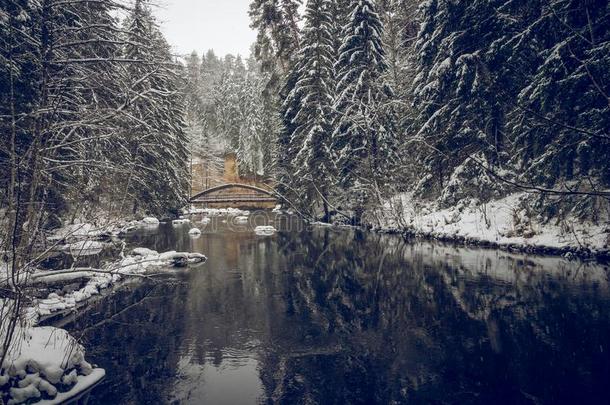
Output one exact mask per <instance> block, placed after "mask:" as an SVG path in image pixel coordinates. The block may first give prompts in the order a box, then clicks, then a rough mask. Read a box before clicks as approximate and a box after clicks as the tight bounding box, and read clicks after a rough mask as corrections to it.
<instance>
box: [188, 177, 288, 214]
mask: <svg viewBox="0 0 610 405" xmlns="http://www.w3.org/2000/svg"><path fill="white" fill-rule="evenodd" d="M191 204H193V205H195V206H202V207H205V208H258V209H267V208H269V209H270V208H274V207H275V206H276V205H277V204H278V198H277V197H276V195H275V193H274V191H273V190H272V189H270V188H268V187H265V188H263V186H262V185H261V186H257V185H251V184H244V183H227V184H221V185H218V186H215V187H211V188H208V189H207V190H203V191H202V192H200V193H198V194H195V195H194V196H192V197H191Z"/></svg>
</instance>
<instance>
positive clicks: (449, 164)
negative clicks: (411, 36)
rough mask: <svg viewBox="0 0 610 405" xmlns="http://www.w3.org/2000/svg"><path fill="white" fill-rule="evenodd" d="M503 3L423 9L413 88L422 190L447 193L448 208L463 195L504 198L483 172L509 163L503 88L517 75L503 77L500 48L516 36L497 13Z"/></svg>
mask: <svg viewBox="0 0 610 405" xmlns="http://www.w3.org/2000/svg"><path fill="white" fill-rule="evenodd" d="M505 3H506V1H505V0H495V1H483V0H475V1H457V2H447V1H441V0H431V1H429V2H427V3H425V5H424V7H423V14H422V19H423V20H422V25H421V29H420V32H419V34H418V39H417V43H416V46H415V50H416V58H417V60H416V73H417V76H416V78H415V80H414V87H413V92H414V99H415V105H416V107H417V109H418V116H417V121H418V124H419V132H418V134H417V136H418V139H419V141H420V142H418V145H419V148H418V149H419V153H420V156H419V157H418V159H420V160H421V161H423V163H424V167H423V169H424V172H425V173H426V176H425V177H424V178H423V180H422V182H420V184H419V187H418V189H419V191H420V192H421V193H424V194H426V195H428V196H439V195H441V194H442V200H443V202H444V203H447V204H451V203H455V202H456V201H457V199H460V198H462V197H463V195H466V194H467V195H469V196H472V197H477V198H489V197H491V196H492V195H493V194H494V193H497V192H501V190H496V188H495V186H496V185H498V182H497V181H495V180H493V179H491V178H489V177H488V176H487V175H486V170H487V169H489V170H496V169H497V168H498V167H500V166H501V165H502V164H503V163H504V162H506V160H507V156H506V151H505V148H504V145H505V139H504V123H505V115H506V110H507V107H508V106H509V104H510V101H511V100H510V95H508V94H506V93H505V92H504V89H505V88H504V86H503V83H505V82H507V81H508V82H510V81H511V80H514V79H516V77H515V75H517V74H518V72H517V71H516V70H515V69H514V67H513V66H511V68H510V69H507V68H506V67H504V69H502V75H500V71H501V69H500V66H498V64H497V60H498V54H497V53H498V49H497V48H496V47H497V44H498V42H499V41H500V40H501V39H503V38H505V37H506V36H507V35H510V33H511V24H512V20H511V19H510V18H507V16H506V15H504V14H502V13H501V12H499V11H498V10H501V9H502V7H503V6H504V4H505ZM509 66H510V65H509ZM499 95H501V96H499ZM484 177H485V178H488V180H490V181H486V182H484V181H481V180H483V178H484ZM477 194H480V195H477Z"/></svg>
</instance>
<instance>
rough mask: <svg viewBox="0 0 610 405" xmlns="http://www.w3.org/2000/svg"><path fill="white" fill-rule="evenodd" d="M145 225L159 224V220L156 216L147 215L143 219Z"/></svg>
mask: <svg viewBox="0 0 610 405" xmlns="http://www.w3.org/2000/svg"><path fill="white" fill-rule="evenodd" d="M142 223H143V224H145V225H159V223H160V222H159V220H158V219H157V218H155V217H146V218H144V219H143V220H142Z"/></svg>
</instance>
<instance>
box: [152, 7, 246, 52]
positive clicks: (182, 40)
mask: <svg viewBox="0 0 610 405" xmlns="http://www.w3.org/2000/svg"><path fill="white" fill-rule="evenodd" d="M250 1H251V0H161V1H159V4H160V7H159V8H157V9H156V10H155V15H156V16H157V18H158V19H159V23H160V24H161V28H162V30H163V33H164V34H165V36H166V38H167V40H168V41H169V43H170V44H171V45H172V46H173V47H174V51H175V52H177V53H180V54H187V53H191V52H192V51H193V50H196V51H197V52H198V53H199V54H201V53H202V51H206V50H208V49H210V48H212V49H214V52H216V54H217V55H219V56H222V55H225V54H227V53H232V54H238V53H239V54H241V55H242V56H244V57H246V56H248V54H249V53H250V45H251V44H252V43H253V42H254V40H255V39H256V33H255V32H254V31H252V30H251V29H250V18H249V17H248V6H249V4H250Z"/></svg>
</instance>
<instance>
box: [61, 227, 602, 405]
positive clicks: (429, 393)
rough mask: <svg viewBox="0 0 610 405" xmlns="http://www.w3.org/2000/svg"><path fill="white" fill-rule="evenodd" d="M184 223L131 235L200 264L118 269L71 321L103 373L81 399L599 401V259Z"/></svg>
mask: <svg viewBox="0 0 610 405" xmlns="http://www.w3.org/2000/svg"><path fill="white" fill-rule="evenodd" d="M220 225H221V226H220V227H221V228H222V227H223V225H222V224H220ZM277 226H280V225H277ZM281 226H282V228H284V229H285V228H286V224H282V225H281ZM188 229H189V226H184V227H179V228H173V227H172V226H162V227H161V228H159V229H158V230H156V231H155V230H149V231H143V232H141V233H139V234H137V235H134V236H133V237H132V238H131V240H130V244H131V245H133V246H145V247H150V248H154V249H157V250H159V251H165V250H189V251H196V252H202V253H205V254H206V255H208V256H209V261H208V263H207V264H206V265H204V266H203V267H200V268H198V269H194V270H192V271H191V272H190V273H180V274H176V275H175V276H173V277H169V278H166V279H163V280H160V281H158V282H155V283H153V282H149V281H133V282H130V283H128V284H126V285H124V286H123V287H121V288H119V289H118V291H117V293H116V294H114V295H112V296H111V297H109V298H107V299H106V300H105V301H102V302H100V303H97V304H95V306H93V307H91V308H89V309H88V310H86V311H85V312H84V313H83V314H82V316H80V317H79V319H78V320H77V321H75V323H73V324H71V325H69V328H70V329H71V330H72V331H73V333H74V334H76V335H78V334H82V342H83V344H84V345H85V346H86V347H87V350H88V355H87V357H88V359H89V360H90V361H92V362H95V363H97V364H98V365H100V366H102V367H104V368H105V369H106V372H107V376H108V377H107V379H106V380H105V382H104V383H103V384H102V385H101V386H99V387H98V388H96V390H95V391H94V395H93V398H92V399H91V402H92V403H94V404H120V403H125V404H157V403H193V404H251V403H285V404H318V403H319V404H352V403H353V404H375V403H379V404H394V403H413V404H428V403H433V404H469V403H477V404H487V403H506V404H555V403H566V404H568V403H579V404H589V403H590V404H597V403H607V402H608V398H610V354H609V353H610V344H609V343H610V293H609V288H608V287H609V281H608V279H609V271H608V268H607V267H604V266H599V265H593V264H583V263H569V262H566V261H564V260H563V259H560V258H540V257H531V256H530V257H524V256H519V255H512V254H508V253H505V252H500V251H494V250H481V249H463V248H456V247H451V246H449V245H441V244H432V243H424V242H408V241H407V242H405V241H403V240H402V239H401V238H399V237H394V236H382V235H377V234H370V233H363V232H359V231H353V230H336V229H326V228H317V229H314V230H309V231H285V232H280V233H278V234H277V235H275V236H272V237H259V236H256V235H255V234H254V233H252V232H251V231H248V230H245V231H240V232H232V231H228V230H222V229H219V230H217V231H210V232H206V233H204V234H203V235H202V236H201V237H200V238H199V239H191V238H189V236H188V235H187V232H188Z"/></svg>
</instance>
